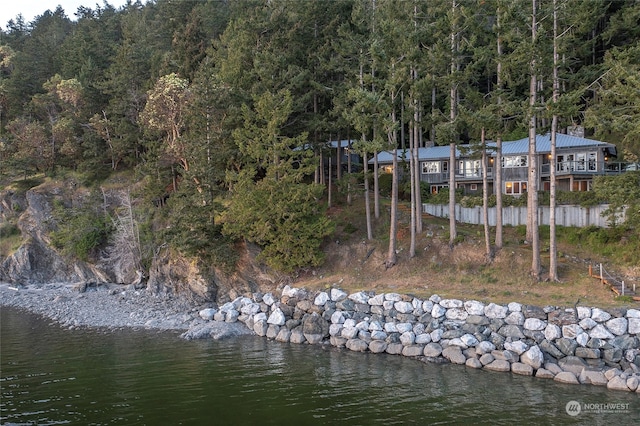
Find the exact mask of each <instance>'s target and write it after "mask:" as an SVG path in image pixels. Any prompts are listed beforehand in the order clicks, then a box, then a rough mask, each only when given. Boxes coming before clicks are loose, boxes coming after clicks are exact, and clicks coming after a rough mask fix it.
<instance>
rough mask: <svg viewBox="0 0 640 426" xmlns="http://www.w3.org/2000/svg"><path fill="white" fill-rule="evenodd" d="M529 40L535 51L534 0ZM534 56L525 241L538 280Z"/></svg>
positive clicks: (538, 240)
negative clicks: (529, 243)
mask: <svg viewBox="0 0 640 426" xmlns="http://www.w3.org/2000/svg"><path fill="white" fill-rule="evenodd" d="M532 4H533V12H532V15H531V40H532V43H533V48H534V49H535V45H536V39H537V22H536V11H537V5H536V0H533V1H532ZM535 57H536V55H535V52H534V54H533V56H532V58H533V59H532V60H531V80H530V86H529V114H530V120H529V182H528V188H527V207H528V208H527V239H528V240H529V241H530V242H531V251H532V256H531V257H532V259H531V276H533V277H534V278H536V279H539V278H540V268H541V266H540V234H539V232H540V231H539V229H538V159H537V153H536V114H535V105H536V93H537V92H536V90H537V79H536V59H535Z"/></svg>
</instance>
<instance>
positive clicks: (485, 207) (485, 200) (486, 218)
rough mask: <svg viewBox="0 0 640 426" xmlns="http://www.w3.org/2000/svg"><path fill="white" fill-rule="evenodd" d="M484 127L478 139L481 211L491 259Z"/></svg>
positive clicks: (486, 249) (490, 258)
mask: <svg viewBox="0 0 640 426" xmlns="http://www.w3.org/2000/svg"><path fill="white" fill-rule="evenodd" d="M485 137H486V135H485V129H484V127H483V128H482V132H481V135H480V140H481V143H482V212H483V215H484V244H485V253H486V256H487V260H488V261H491V260H492V259H493V251H492V250H491V236H490V235H489V179H488V177H487V144H486V139H485Z"/></svg>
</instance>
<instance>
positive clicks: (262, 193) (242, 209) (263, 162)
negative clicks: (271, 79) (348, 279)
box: [223, 91, 335, 272]
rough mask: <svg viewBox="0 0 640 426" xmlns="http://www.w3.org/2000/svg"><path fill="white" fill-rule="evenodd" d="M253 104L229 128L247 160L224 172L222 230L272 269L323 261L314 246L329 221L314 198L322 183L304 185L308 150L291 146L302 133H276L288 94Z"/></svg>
mask: <svg viewBox="0 0 640 426" xmlns="http://www.w3.org/2000/svg"><path fill="white" fill-rule="evenodd" d="M254 103H255V108H254V109H251V108H249V107H248V106H246V105H245V107H244V111H243V112H244V117H245V124H244V127H243V128H241V129H237V130H236V132H234V139H235V141H236V143H237V144H238V147H239V149H240V151H241V152H242V153H243V154H244V155H245V160H246V162H247V164H246V165H245V167H244V168H243V169H241V170H240V171H239V172H237V173H230V174H229V177H228V181H229V183H230V184H231V185H232V188H233V195H232V197H231V200H230V201H231V202H230V205H229V209H228V211H227V214H226V217H225V223H224V228H223V230H224V233H225V234H226V235H228V236H231V237H234V238H245V239H246V240H248V241H251V242H254V243H256V244H258V245H260V246H261V247H262V249H263V251H262V252H261V254H260V256H261V259H263V260H264V261H265V262H266V263H267V264H268V265H269V266H271V267H273V268H275V269H278V270H282V271H284V272H292V271H294V270H295V269H296V268H299V267H304V266H309V265H311V266H317V265H319V264H320V263H321V262H322V260H323V253H322V251H321V250H320V244H321V243H322V240H323V238H324V237H326V236H327V235H330V234H331V233H332V232H333V231H334V229H335V225H334V224H333V222H332V221H331V220H330V219H329V218H328V217H327V216H326V214H325V209H326V207H325V206H324V205H323V204H321V203H320V202H319V200H320V198H321V197H322V193H323V191H324V187H323V186H321V185H317V184H308V183H305V177H306V176H307V175H308V174H309V173H311V171H312V170H313V169H314V164H313V163H312V159H311V157H310V156H309V150H298V151H295V150H293V149H291V147H296V146H301V145H302V143H303V140H304V139H305V138H306V135H301V136H298V137H297V138H288V137H284V136H282V135H281V130H282V129H281V127H282V126H283V125H284V123H286V121H287V118H288V117H289V114H290V113H291V108H292V98H291V95H290V93H289V92H288V91H282V92H280V93H278V94H272V93H269V92H265V93H263V94H262V95H261V96H256V97H255V98H254Z"/></svg>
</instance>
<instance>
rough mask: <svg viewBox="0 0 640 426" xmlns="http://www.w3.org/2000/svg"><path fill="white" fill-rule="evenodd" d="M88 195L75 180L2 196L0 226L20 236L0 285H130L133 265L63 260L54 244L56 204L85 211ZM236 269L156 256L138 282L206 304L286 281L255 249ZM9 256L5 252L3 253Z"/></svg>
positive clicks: (169, 254) (246, 251)
mask: <svg viewBox="0 0 640 426" xmlns="http://www.w3.org/2000/svg"><path fill="white" fill-rule="evenodd" d="M89 192H90V191H89V190H88V189H86V188H83V187H81V186H80V185H78V183H77V182H75V181H73V180H66V181H47V182H44V183H42V184H40V185H37V186H34V187H32V188H30V189H28V190H26V191H24V190H23V191H20V190H15V189H5V190H3V191H0V225H5V228H2V227H0V229H6V225H7V224H9V223H11V224H15V226H17V228H18V229H19V231H20V233H21V240H20V243H19V246H18V247H17V248H16V249H15V250H11V252H10V253H5V254H4V257H0V281H4V282H8V283H11V284H14V285H22V284H45V283H51V282H69V283H82V282H85V283H86V282H95V283H107V282H108V283H116V284H123V285H130V284H132V283H134V282H135V278H136V275H137V272H138V271H135V270H130V269H131V267H130V265H127V263H126V262H125V263H124V264H123V263H108V262H104V260H101V259H100V257H99V256H95V259H93V260H89V261H82V260H78V259H71V258H69V257H67V256H64V255H63V254H62V253H61V252H60V251H59V250H57V249H56V248H55V247H53V245H52V244H51V238H50V235H51V232H52V231H54V230H56V229H57V227H58V226H59V223H58V220H59V219H56V217H55V216H54V215H53V213H52V212H53V205H54V203H56V202H57V203H61V204H62V205H64V206H65V207H69V208H71V207H81V206H82V205H83V203H88V202H92V201H91V197H90V196H89ZM240 250H241V252H242V255H241V260H240V262H239V264H238V268H237V270H236V272H235V273H233V274H225V273H223V272H222V271H220V270H219V269H218V268H216V267H215V265H200V264H199V262H198V261H197V260H195V259H189V258H186V257H184V256H181V255H180V254H179V253H177V252H176V251H175V250H171V249H170V248H164V249H163V250H156V252H157V255H156V256H155V257H154V259H153V261H152V264H151V267H150V268H149V270H148V271H141V272H142V274H143V276H144V277H145V278H144V279H143V280H138V281H137V282H135V285H137V286H144V285H146V286H147V287H148V289H149V290H152V291H153V292H155V293H181V294H187V295H190V296H193V297H197V298H199V299H204V300H215V301H226V300H229V299H233V298H235V297H237V296H239V295H243V294H251V293H252V292H255V291H257V290H258V289H263V290H264V291H269V290H272V289H275V288H276V286H277V285H278V283H279V282H280V281H281V280H282V278H281V277H278V276H277V275H276V274H273V273H270V272H268V271H266V269H265V268H264V267H262V266H261V265H260V264H259V263H258V262H256V260H255V259H256V255H257V249H255V248H252V247H246V246H243V247H240ZM5 251H6V250H5Z"/></svg>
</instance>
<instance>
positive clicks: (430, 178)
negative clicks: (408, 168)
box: [369, 133, 624, 195]
mask: <svg viewBox="0 0 640 426" xmlns="http://www.w3.org/2000/svg"><path fill="white" fill-rule="evenodd" d="M495 150H496V144H495V142H487V151H488V153H487V155H488V157H489V159H488V165H487V171H486V172H487V177H488V180H489V192H490V193H495V188H494V185H493V180H494V170H495V167H494V164H495V161H497V159H496V152H495ZM397 152H398V161H399V162H401V161H407V162H408V160H409V153H408V152H407V151H405V150H398V151H397ZM449 153H450V147H449V146H448V145H447V146H433V147H426V148H420V149H419V150H418V160H419V162H420V180H421V181H422V182H427V183H428V184H429V185H430V189H431V192H432V193H436V192H438V191H439V190H440V188H448V187H449V171H450V164H449V163H450V159H449ZM528 153H529V138H523V139H519V140H516V141H505V142H503V143H502V158H501V159H500V161H501V164H502V188H501V190H502V193H504V194H509V195H520V194H523V193H525V192H526V191H527V181H528V167H529V156H528ZM536 154H537V157H538V162H537V163H538V179H539V182H538V188H540V190H545V191H548V190H549V187H550V175H551V164H550V158H551V138H550V135H549V134H546V135H538V136H537V137H536ZM616 156H617V152H616V146H615V145H613V144H610V143H607V142H601V141H596V140H592V139H587V138H583V137H577V136H570V135H565V134H560V133H558V134H557V135H556V164H555V168H556V183H557V188H558V189H559V190H564V191H589V190H590V189H591V185H592V182H593V177H594V176H597V175H604V174H614V173H620V172H622V171H624V165H623V164H622V163H615V162H612V161H611V159H612V158H615V157H616ZM480 158H481V155H480V152H478V148H477V146H473V145H468V144H466V145H458V146H457V147H456V164H455V178H456V187H457V188H463V189H464V192H465V193H466V194H475V193H477V194H480V193H481V192H482V174H483V171H482V164H481V159H480ZM392 160H393V158H392V153H391V152H389V151H384V152H381V153H379V154H378V164H379V165H380V167H381V169H382V170H383V171H386V172H389V171H391V164H392ZM372 163H373V160H371V161H369V164H372Z"/></svg>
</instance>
